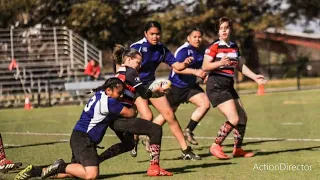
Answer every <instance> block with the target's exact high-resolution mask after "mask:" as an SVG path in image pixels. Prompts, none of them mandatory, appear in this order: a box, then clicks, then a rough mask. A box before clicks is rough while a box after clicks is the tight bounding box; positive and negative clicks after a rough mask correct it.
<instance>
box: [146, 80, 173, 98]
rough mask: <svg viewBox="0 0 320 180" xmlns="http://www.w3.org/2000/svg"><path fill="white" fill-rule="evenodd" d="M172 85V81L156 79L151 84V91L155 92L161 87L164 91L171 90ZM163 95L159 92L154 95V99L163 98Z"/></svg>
mask: <svg viewBox="0 0 320 180" xmlns="http://www.w3.org/2000/svg"><path fill="white" fill-rule="evenodd" d="M171 84H172V83H171V81H170V80H168V79H156V80H154V81H153V82H152V83H151V84H150V86H149V89H150V90H151V91H153V90H154V89H155V88H156V87H158V86H161V87H162V89H164V90H169V89H170V88H171ZM163 95H164V94H161V93H157V92H153V93H152V97H153V98H155V97H161V96H163Z"/></svg>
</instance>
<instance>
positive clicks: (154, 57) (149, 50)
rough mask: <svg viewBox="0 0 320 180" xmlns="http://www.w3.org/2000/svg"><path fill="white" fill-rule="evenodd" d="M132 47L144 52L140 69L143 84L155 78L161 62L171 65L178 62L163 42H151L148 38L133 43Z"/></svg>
mask: <svg viewBox="0 0 320 180" xmlns="http://www.w3.org/2000/svg"><path fill="white" fill-rule="evenodd" d="M130 47H131V48H134V49H136V50H138V51H139V52H140V53H141V54H142V64H141V68H140V69H139V75H140V79H141V81H142V83H143V84H147V83H150V82H152V81H154V80H155V71H156V69H157V67H158V66H159V64H160V63H161V62H164V63H166V64H168V65H169V66H171V65H172V64H173V63H175V62H176V60H175V58H174V56H173V54H172V53H171V52H170V51H169V49H168V48H167V47H165V46H164V45H163V44H161V43H158V44H156V45H152V44H150V43H149V42H148V41H147V39H146V38H143V39H141V40H140V41H138V42H135V43H133V44H132V45H131V46H130Z"/></svg>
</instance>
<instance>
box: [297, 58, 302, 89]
mask: <svg viewBox="0 0 320 180" xmlns="http://www.w3.org/2000/svg"><path fill="white" fill-rule="evenodd" d="M300 69H301V68H300V62H299V61H297V89H298V90H300Z"/></svg>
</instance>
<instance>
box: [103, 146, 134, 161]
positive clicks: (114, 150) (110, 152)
mask: <svg viewBox="0 0 320 180" xmlns="http://www.w3.org/2000/svg"><path fill="white" fill-rule="evenodd" d="M133 147H134V144H131V143H130V144H127V143H118V144H114V145H112V146H111V147H109V148H108V149H107V150H105V151H103V152H102V153H101V154H100V155H99V163H102V162H103V161H105V160H107V159H110V158H112V157H115V156H117V155H119V154H122V153H125V152H128V151H130V150H132V149H133Z"/></svg>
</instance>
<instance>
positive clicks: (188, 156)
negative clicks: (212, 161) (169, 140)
mask: <svg viewBox="0 0 320 180" xmlns="http://www.w3.org/2000/svg"><path fill="white" fill-rule="evenodd" d="M182 159H183V160H201V157H200V156H199V155H197V154H195V153H194V152H193V150H192V148H191V147H190V146H188V147H187V149H186V150H183V151H182Z"/></svg>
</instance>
